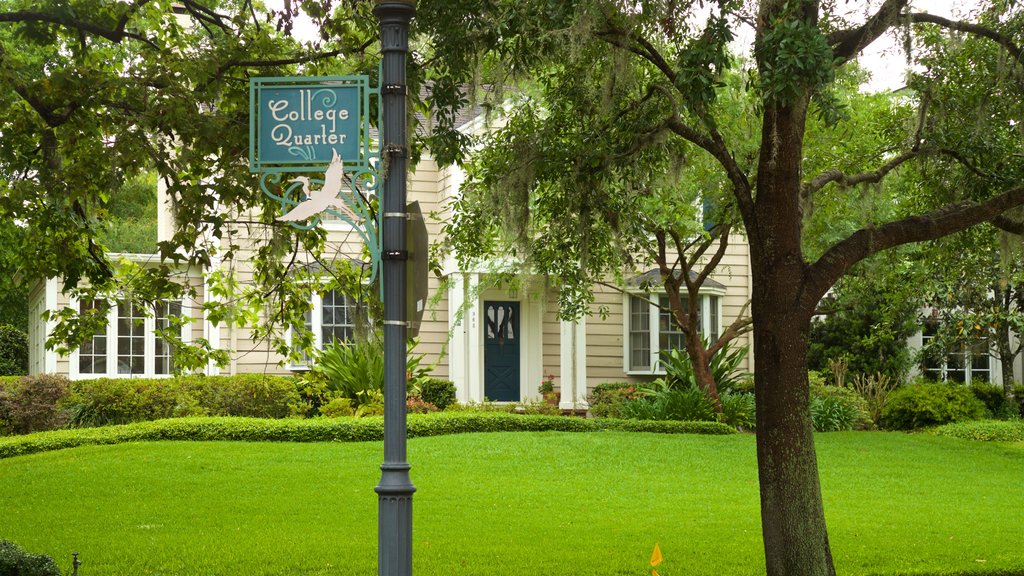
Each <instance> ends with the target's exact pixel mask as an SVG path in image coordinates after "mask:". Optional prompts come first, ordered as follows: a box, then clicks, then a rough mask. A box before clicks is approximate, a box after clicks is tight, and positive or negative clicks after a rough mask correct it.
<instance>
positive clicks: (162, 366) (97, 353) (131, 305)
mask: <svg viewBox="0 0 1024 576" xmlns="http://www.w3.org/2000/svg"><path fill="white" fill-rule="evenodd" d="M71 305H72V306H73V307H77V308H78V310H79V312H80V313H84V312H87V311H88V310H90V309H95V308H96V307H97V306H98V303H95V302H92V301H74V300H73V301H72V302H71ZM181 310H182V305H181V302H178V301H171V302H161V303H158V304H157V305H156V306H155V308H154V310H153V311H152V313H151V314H147V313H146V312H147V311H146V310H144V309H143V305H142V304H139V303H135V302H131V301H129V300H119V301H118V302H117V303H116V304H115V305H113V306H111V307H110V309H109V310H108V311H107V323H106V325H105V326H103V327H101V328H100V329H99V330H97V331H96V333H94V334H93V335H92V337H91V338H89V340H87V341H86V342H85V343H83V344H82V346H80V347H79V348H78V349H77V350H74V351H72V352H71V354H70V356H69V358H68V360H69V363H70V366H69V370H68V375H69V376H70V377H71V378H73V379H75V378H99V377H108V378H132V377H154V376H170V375H172V374H174V348H173V346H171V344H170V343H169V342H167V341H166V340H165V339H164V338H163V337H161V336H160V335H159V334H157V330H166V329H167V328H168V327H170V325H171V324H170V316H172V315H174V316H177V315H180V314H181ZM187 326H188V325H187V324H186V325H185V326H182V332H181V339H182V340H183V341H188V340H190V338H189V336H190V335H189V332H188V330H187Z"/></svg>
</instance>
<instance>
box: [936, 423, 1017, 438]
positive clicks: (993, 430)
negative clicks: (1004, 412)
mask: <svg viewBox="0 0 1024 576" xmlns="http://www.w3.org/2000/svg"><path fill="white" fill-rule="evenodd" d="M934 433H935V434H937V435H939V436H952V437H954V438H963V439H964V440H981V441H983V442H1024V420H971V421H969V422H954V423H952V424H946V425H944V426H939V427H938V428H936V429H935V430H934Z"/></svg>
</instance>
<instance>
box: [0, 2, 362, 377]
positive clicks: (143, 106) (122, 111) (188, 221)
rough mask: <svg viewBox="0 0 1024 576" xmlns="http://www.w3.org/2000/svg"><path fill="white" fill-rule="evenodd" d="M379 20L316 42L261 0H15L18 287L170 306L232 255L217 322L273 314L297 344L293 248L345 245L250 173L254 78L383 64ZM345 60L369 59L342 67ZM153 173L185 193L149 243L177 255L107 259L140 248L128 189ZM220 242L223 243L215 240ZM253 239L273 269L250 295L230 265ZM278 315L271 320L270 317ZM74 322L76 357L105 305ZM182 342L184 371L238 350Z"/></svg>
mask: <svg viewBox="0 0 1024 576" xmlns="http://www.w3.org/2000/svg"><path fill="white" fill-rule="evenodd" d="M363 22H366V25H365V26H362V25H355V24H338V23H335V24H332V25H331V26H325V33H328V32H329V33H330V35H331V37H332V39H333V40H332V41H331V42H322V43H317V44H316V45H309V44H305V45H300V44H299V43H297V42H295V41H293V40H291V39H290V38H288V37H287V36H283V35H281V34H279V33H278V32H277V31H276V26H275V25H274V23H273V22H271V21H270V18H269V16H268V15H267V14H266V13H265V12H264V11H263V10H262V8H261V6H260V5H259V4H255V3H253V2H251V1H250V0H223V1H218V2H203V1H198V0H181V1H174V2H172V1H169V0H134V1H129V2H104V1H97V0H68V1H66V0H45V1H43V2H39V1H30V0H0V118H2V123H0V135H2V138H0V189H2V190H3V192H4V193H3V195H2V196H0V224H2V225H0V229H4V230H8V231H9V232H5V234H10V238H9V239H10V240H11V241H12V244H9V246H11V247H12V250H11V251H10V253H6V254H4V255H3V257H0V263H2V265H3V267H4V271H5V272H6V274H4V275H3V276H4V277H5V281H7V280H6V278H14V277H16V278H18V279H19V280H20V281H21V283H22V284H21V286H19V287H18V288H19V290H22V292H21V293H24V292H23V291H24V288H25V287H26V286H27V285H29V283H31V282H33V281H37V280H40V279H44V278H51V277H59V278H61V279H62V281H63V289H64V291H65V293H68V294H73V295H76V296H78V297H79V299H80V300H82V301H87V300H93V301H100V302H104V303H105V304H104V306H110V305H113V302H115V301H116V300H117V299H119V298H124V297H125V296H131V297H132V298H133V299H136V300H139V301H144V302H157V301H159V300H162V299H180V298H181V297H182V296H184V295H189V296H197V294H195V291H196V289H195V287H192V286H189V285H186V284H182V283H180V282H176V281H174V279H173V275H174V273H175V272H176V270H177V269H180V267H182V266H193V267H196V268H202V269H206V268H208V267H209V266H210V264H211V262H212V261H213V260H214V258H215V257H216V258H220V259H221V261H222V262H225V264H224V266H223V268H224V270H219V271H217V273H215V274H214V275H213V277H212V278H211V282H212V285H213V290H214V291H215V292H217V293H218V295H219V296H220V299H219V300H216V301H208V302H205V303H204V306H205V307H206V308H207V309H206V314H207V315H208V317H210V318H213V319H214V320H215V321H223V322H228V321H230V322H237V323H247V322H259V321H260V320H263V322H260V326H261V330H262V334H264V335H265V336H266V337H267V338H271V339H273V340H274V341H275V343H277V344H278V345H280V346H283V347H288V343H287V342H285V340H284V336H283V332H284V329H286V328H287V327H288V326H291V325H295V324H298V325H301V324H302V314H303V312H304V310H303V309H302V307H301V303H303V302H306V303H307V306H308V301H309V300H308V298H307V299H305V300H300V299H293V298H290V297H289V295H291V294H295V293H297V292H301V291H302V290H309V289H310V286H309V285H302V286H303V287H302V288H295V286H299V285H298V284H294V283H292V284H290V288H291V289H286V288H285V284H286V282H284V280H283V279H288V278H289V277H290V275H292V274H293V272H295V271H296V270H298V269H299V268H308V266H307V264H306V262H304V261H301V260H299V259H298V258H295V257H289V255H290V254H294V253H297V252H299V251H305V250H309V251H310V252H311V253H312V254H313V255H314V257H316V258H318V259H319V260H321V261H323V262H329V261H330V260H331V259H332V258H333V254H331V253H330V251H329V248H328V247H326V246H325V244H324V235H323V234H322V233H319V232H317V231H299V230H295V229H292V228H288V227H284V226H281V225H280V224H278V223H275V222H274V220H273V216H274V207H273V205H272V203H271V202H270V201H269V200H268V199H266V198H264V197H263V195H262V194H261V192H260V191H259V186H258V184H257V181H256V179H255V177H254V176H253V175H252V174H250V173H249V172H248V169H247V166H246V162H245V159H246V155H247V146H248V144H247V137H248V134H247V130H246V126H247V124H248V115H249V110H248V77H249V76H250V75H266V76H280V75H287V74H290V73H294V72H296V71H307V72H309V73H317V72H320V71H325V70H326V71H335V72H337V71H339V70H349V71H351V70H355V69H363V68H366V69H372V70H374V71H375V70H376V67H375V60H374V59H373V58H372V55H370V56H371V57H368V58H364V56H365V55H366V54H365V52H366V50H367V48H368V47H369V45H370V42H369V41H368V39H372V35H371V36H368V35H366V29H367V28H371V29H372V25H371V24H370V22H371V21H370V20H369V19H364V20H363ZM342 54H349V55H351V56H352V58H350V59H346V60H344V61H333V62H332V61H327V60H326V59H329V58H334V57H336V56H339V55H342ZM344 67H347V68H344ZM149 170H154V171H155V172H156V173H157V174H158V175H159V178H161V179H162V180H163V181H164V183H165V184H166V186H167V190H168V194H169V196H170V197H171V199H172V201H173V204H174V207H175V214H176V218H177V226H176V229H175V233H174V236H173V238H171V239H169V240H168V241H166V242H163V243H161V244H160V245H159V246H157V245H155V240H156V239H155V238H153V239H152V242H153V243H154V244H153V245H152V246H151V247H150V248H149V249H148V250H145V251H146V252H153V251H156V252H158V253H159V256H160V264H159V265H157V266H153V267H147V268H139V267H134V268H131V267H129V269H128V270H125V269H119V268H118V267H116V266H114V264H113V263H112V262H111V261H110V260H109V258H108V256H107V248H108V247H114V248H115V249H123V248H122V247H121V246H117V244H119V243H120V242H121V241H120V240H118V239H117V238H116V237H115V236H114V235H113V233H114V228H115V227H116V224H117V221H118V212H119V210H120V208H119V206H121V207H124V206H127V205H130V204H131V202H130V201H125V197H126V196H127V195H129V193H130V192H131V190H133V186H131V185H126V183H130V182H131V181H132V179H133V178H135V177H137V176H138V175H139V174H141V173H142V172H143V171H149ZM211 190H212V191H215V193H211ZM238 226H248V227H250V229H251V230H254V232H253V233H252V234H251V236H253V237H255V238H256V240H255V241H254V243H253V244H254V245H246V246H242V245H241V244H240V243H239V242H238V241H237V240H235V238H234V237H233V236H232V235H230V234H229V230H230V229H231V228H232V227H238ZM215 237H216V238H220V239H221V241H222V242H221V243H220V247H219V248H217V247H216V246H215V244H214V243H212V242H210V241H209V239H210V238H215ZM5 239H7V238H5ZM108 242H113V243H114V246H107V245H106V243H108ZM132 244H133V245H132V246H130V247H131V249H133V250H138V249H141V248H143V246H140V245H139V244H140V243H139V242H133V243H132ZM243 248H244V250H246V251H248V250H253V252H254V254H255V256H254V258H255V260H256V261H257V262H256V264H255V268H256V270H257V273H256V274H255V280H254V282H255V285H254V286H252V287H251V288H250V289H247V290H243V289H242V288H241V287H240V285H239V284H238V283H237V279H235V278H233V277H232V274H231V270H232V267H231V266H230V262H231V261H232V259H233V258H234V257H235V255H237V254H241V253H243ZM303 273H304V274H306V275H311V274H310V272H309V270H308V269H307V270H305V271H302V272H300V273H299V274H298V275H301V274H303ZM82 280H86V281H85V282H82ZM264 309H266V310H270V311H271V313H270V314H269V315H267V316H264V317H261V316H260V315H259V313H258V312H259V311H260V310H264ZM98 311H100V312H102V307H101V308H100V309H99V310H98ZM57 320H58V327H57V329H56V330H55V332H54V333H53V334H52V335H51V340H50V342H49V344H50V345H51V346H59V347H61V348H62V349H65V350H66V349H67V348H68V347H74V346H76V345H77V344H78V343H80V342H82V341H83V339H84V338H87V337H88V336H89V335H90V334H92V333H94V332H95V327H96V325H97V323H99V322H102V321H103V315H102V314H92V313H90V314H79V313H78V311H75V310H69V309H65V310H62V311H61V313H60V314H59V315H58V316H57ZM183 321H185V320H184V319H183V318H181V319H179V322H183ZM275 327H276V331H275ZM169 332H174V331H173V330H171V331H169ZM166 336H167V338H168V340H170V341H172V342H174V344H175V345H176V346H177V347H178V349H179V352H181V353H180V354H179V355H178V358H177V359H176V360H178V362H176V363H177V365H178V366H179V367H181V368H187V367H190V366H200V365H205V364H206V361H207V359H208V358H209V356H210V355H211V354H212V355H214V356H215V357H217V358H220V359H223V355H222V353H220V354H218V353H217V351H215V350H211V349H210V348H209V346H208V343H206V342H203V341H197V342H194V343H193V344H192V345H186V343H183V342H180V341H178V339H176V338H175V337H174V336H175V335H174V334H167V335H166Z"/></svg>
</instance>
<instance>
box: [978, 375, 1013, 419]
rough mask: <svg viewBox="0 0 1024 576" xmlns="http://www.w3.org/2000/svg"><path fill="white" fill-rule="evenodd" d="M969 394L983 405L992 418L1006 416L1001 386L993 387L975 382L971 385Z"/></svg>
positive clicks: (1004, 396)
mask: <svg viewBox="0 0 1024 576" xmlns="http://www.w3.org/2000/svg"><path fill="white" fill-rule="evenodd" d="M971 392H972V393H974V397H975V398H977V399H978V400H981V401H982V403H983V404H985V408H988V411H989V412H990V413H991V414H992V415H994V416H1000V415H1008V414H1007V410H1006V395H1005V393H1004V392H1003V387H1002V386H993V385H992V384H989V383H987V382H976V383H972V384H971Z"/></svg>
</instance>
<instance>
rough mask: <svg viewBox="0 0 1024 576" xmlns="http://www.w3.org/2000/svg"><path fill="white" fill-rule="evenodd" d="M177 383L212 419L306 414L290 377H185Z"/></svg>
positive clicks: (295, 384)
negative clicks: (213, 417) (217, 417)
mask: <svg viewBox="0 0 1024 576" xmlns="http://www.w3.org/2000/svg"><path fill="white" fill-rule="evenodd" d="M175 381H176V383H178V384H179V385H180V386H181V388H182V390H183V391H184V392H185V394H186V395H191V396H192V397H194V398H195V399H196V401H197V402H198V405H199V407H200V408H201V410H202V412H203V413H205V414H207V415H209V416H254V417H257V418H286V417H288V416H293V415H298V414H301V413H303V412H304V411H305V410H304V409H305V405H303V404H302V396H301V395H300V394H299V390H298V385H297V383H296V381H295V379H294V378H292V377H290V376H274V375H270V374H236V375H234V376H182V377H179V378H176V379H175ZM182 410H183V408H181V407H180V408H179V410H178V412H181V411H182ZM179 415H181V414H179ZM195 415H201V414H195Z"/></svg>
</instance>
